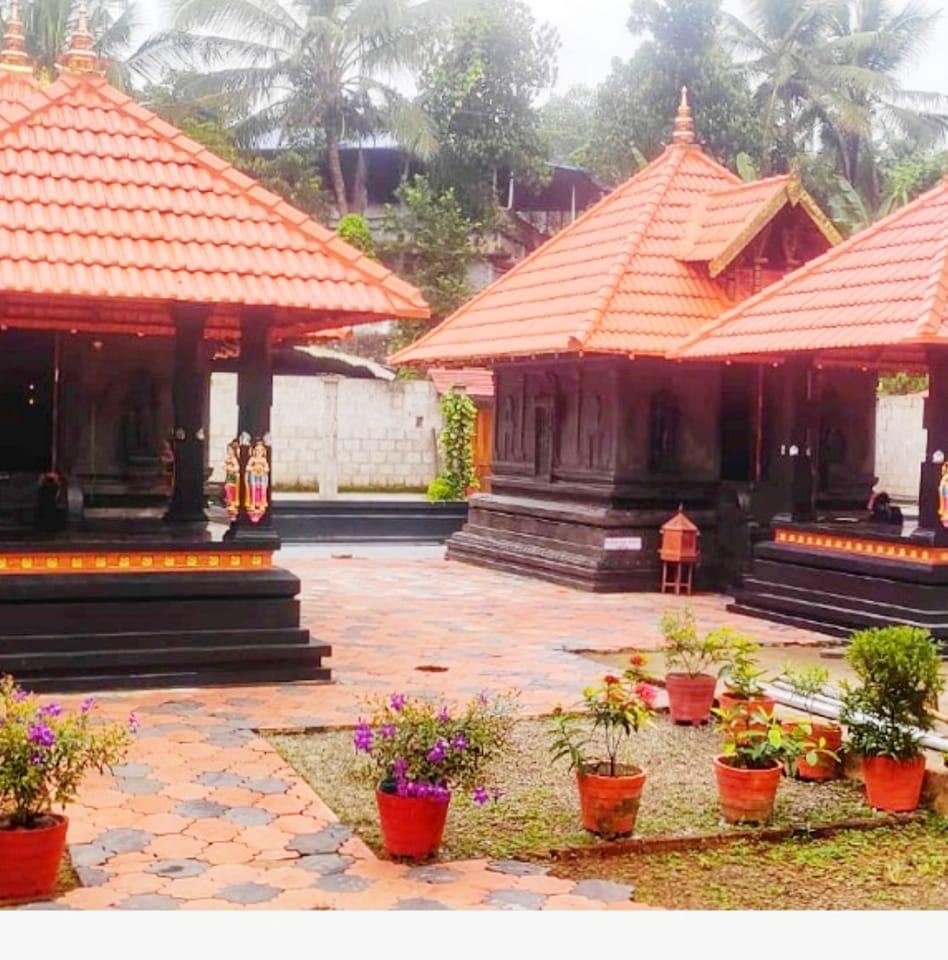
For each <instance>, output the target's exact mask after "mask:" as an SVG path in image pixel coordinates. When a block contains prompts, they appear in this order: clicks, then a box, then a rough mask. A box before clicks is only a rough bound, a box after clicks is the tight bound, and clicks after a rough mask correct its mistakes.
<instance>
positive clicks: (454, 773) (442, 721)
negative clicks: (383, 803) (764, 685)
mask: <svg viewBox="0 0 948 960" xmlns="http://www.w3.org/2000/svg"><path fill="white" fill-rule="evenodd" d="M513 703H514V694H506V695H503V696H498V697H495V698H493V699H490V698H488V697H487V696H486V695H484V694H481V695H480V696H477V697H475V698H474V699H473V700H471V701H470V703H468V704H467V705H466V706H465V707H463V708H462V709H461V710H459V711H456V712H452V711H451V710H450V709H449V708H448V706H447V705H441V706H440V707H437V706H436V705H435V704H434V703H432V702H431V701H429V700H422V699H419V698H412V697H408V696H406V695H405V694H403V693H393V694H391V696H389V697H386V698H381V699H375V700H370V701H368V704H369V708H370V709H371V711H372V712H371V716H370V718H369V719H368V720H367V721H360V722H359V725H358V727H356V730H355V733H354V734H353V746H354V747H355V750H356V752H357V753H359V754H362V755H364V757H365V760H366V763H365V764H364V766H363V767H362V768H361V770H360V771H359V772H360V774H361V775H362V777H363V779H365V780H366V781H367V782H369V783H371V784H372V786H377V787H379V789H381V790H383V791H385V792H388V793H395V794H398V796H403V797H422V798H425V797H428V798H431V799H436V800H443V801H445V802H447V800H448V799H450V796H451V792H452V790H456V789H467V790H471V791H472V799H473V800H474V802H475V803H478V804H480V803H484V802H486V801H487V800H488V799H489V797H490V795H491V794H490V793H489V792H488V789H487V787H486V786H485V785H484V783H483V776H484V773H485V770H486V768H487V767H488V766H489V765H490V763H491V762H492V761H493V760H496V759H497V758H498V757H499V756H500V755H501V754H502V753H503V751H504V750H506V749H507V746H508V744H509V742H510V734H511V730H512V729H513V721H514V715H513ZM494 793H495V795H499V792H497V791H494Z"/></svg>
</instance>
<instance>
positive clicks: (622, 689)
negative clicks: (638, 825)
mask: <svg viewBox="0 0 948 960" xmlns="http://www.w3.org/2000/svg"><path fill="white" fill-rule="evenodd" d="M632 661H633V665H632V667H631V668H630V669H628V670H626V671H625V673H623V674H622V676H621V677H620V676H615V675H614V674H608V675H606V676H605V677H603V679H602V682H601V683H599V684H595V685H594V686H590V687H587V688H586V689H585V690H583V702H582V708H583V709H582V711H573V712H565V711H563V710H562V709H560V708H558V709H557V710H556V711H555V713H554V715H553V742H552V754H553V759H554V760H560V759H563V758H569V765H570V770H571V771H573V770H575V772H576V783H577V786H578V788H579V803H580V810H581V814H582V823H583V827H584V828H585V829H586V830H588V831H590V833H595V834H598V835H600V836H605V837H615V836H620V835H623V834H629V833H632V832H633V831H634V830H635V821H636V818H637V817H638V812H639V803H640V801H641V798H642V790H643V788H644V787H645V771H644V770H643V769H642V768H641V767H640V766H638V765H637V764H634V763H631V762H628V759H627V758H626V756H625V752H626V749H627V747H628V744H629V742H630V741H631V738H632V736H633V734H636V733H638V732H639V730H641V729H643V728H644V727H645V726H647V725H649V723H650V722H651V717H652V715H653V713H654V703H655V688H654V687H652V686H651V685H649V684H648V683H646V682H645V681H644V680H643V679H642V677H641V673H640V672H639V669H638V668H639V667H640V666H641V665H642V664H643V663H644V658H643V657H642V656H641V655H636V656H635V657H633V658H632ZM593 750H595V753H593V752H592V751H593Z"/></svg>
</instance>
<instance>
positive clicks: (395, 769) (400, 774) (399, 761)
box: [392, 757, 408, 780]
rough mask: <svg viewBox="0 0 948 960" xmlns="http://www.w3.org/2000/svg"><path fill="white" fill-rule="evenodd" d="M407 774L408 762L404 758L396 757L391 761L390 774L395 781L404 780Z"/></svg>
mask: <svg viewBox="0 0 948 960" xmlns="http://www.w3.org/2000/svg"><path fill="white" fill-rule="evenodd" d="M407 772H408V761H407V760H406V759H405V758H404V757H396V758H395V759H394V760H393V761H392V774H393V775H394V777H395V779H396V780H404V779H405V774H406V773H407Z"/></svg>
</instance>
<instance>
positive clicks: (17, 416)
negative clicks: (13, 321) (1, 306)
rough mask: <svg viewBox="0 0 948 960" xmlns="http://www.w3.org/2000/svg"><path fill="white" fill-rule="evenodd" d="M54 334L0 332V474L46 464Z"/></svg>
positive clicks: (40, 469)
mask: <svg viewBox="0 0 948 960" xmlns="http://www.w3.org/2000/svg"><path fill="white" fill-rule="evenodd" d="M55 336H56V335H55V334H53V333H49V332H45V331H31V330H9V331H6V332H4V333H0V474H7V475H10V474H19V473H25V474H31V475H35V474H40V473H43V472H44V471H46V470H49V469H50V468H51V467H52V460H53V409H54V399H53V390H54V352H55Z"/></svg>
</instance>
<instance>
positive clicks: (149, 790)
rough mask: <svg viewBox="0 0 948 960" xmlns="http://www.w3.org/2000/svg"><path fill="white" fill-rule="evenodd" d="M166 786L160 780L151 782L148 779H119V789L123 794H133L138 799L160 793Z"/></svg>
mask: <svg viewBox="0 0 948 960" xmlns="http://www.w3.org/2000/svg"><path fill="white" fill-rule="evenodd" d="M163 786H164V784H163V783H162V782H161V781H160V780H151V779H149V778H148V777H119V778H118V788H119V790H121V791H122V792H123V793H131V794H134V795H135V796H137V797H144V796H151V795H153V794H156V793H158V792H159V791H160V790H161V788H162V787H163Z"/></svg>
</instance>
